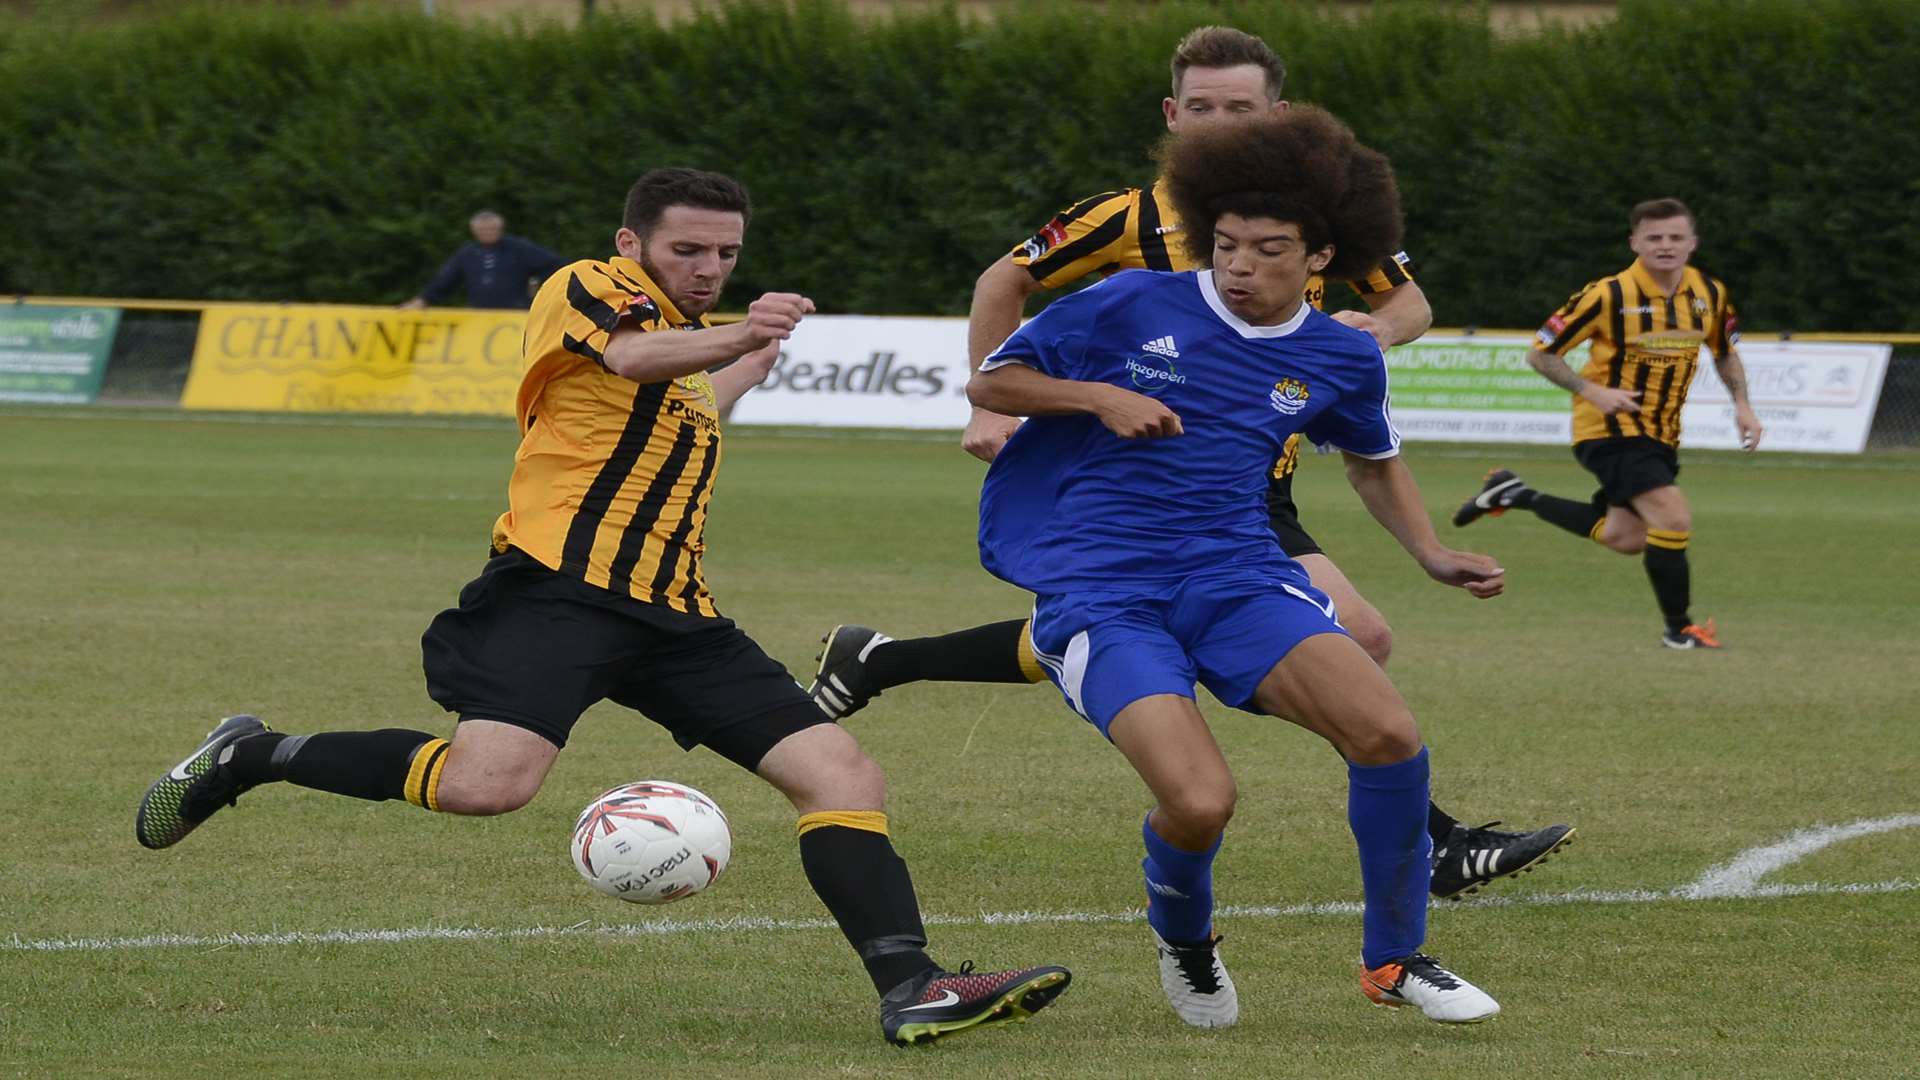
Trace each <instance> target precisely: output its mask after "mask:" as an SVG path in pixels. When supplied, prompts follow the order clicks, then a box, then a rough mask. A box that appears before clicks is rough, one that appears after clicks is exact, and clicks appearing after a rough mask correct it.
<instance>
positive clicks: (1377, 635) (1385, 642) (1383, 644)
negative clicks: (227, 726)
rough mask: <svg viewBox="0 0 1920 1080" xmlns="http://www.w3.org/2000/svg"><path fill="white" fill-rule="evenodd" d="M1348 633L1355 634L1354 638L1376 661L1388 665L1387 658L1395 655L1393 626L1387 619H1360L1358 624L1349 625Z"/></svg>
mask: <svg viewBox="0 0 1920 1080" xmlns="http://www.w3.org/2000/svg"><path fill="white" fill-rule="evenodd" d="M1347 633H1349V634H1351V635H1353V640H1354V641H1355V642H1357V643H1359V645H1360V647H1361V648H1362V649H1364V650H1366V653H1367V656H1368V657H1369V658H1370V659H1372V660H1373V662H1374V663H1376V664H1378V665H1380V666H1381V667H1386V666H1387V658H1388V657H1389V656H1392V655H1393V628H1392V627H1390V626H1388V625H1387V623H1386V620H1384V619H1364V620H1358V621H1357V622H1356V625H1353V626H1349V627H1347Z"/></svg>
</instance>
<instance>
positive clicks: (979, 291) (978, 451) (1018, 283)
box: [960, 255, 1040, 461]
mask: <svg viewBox="0 0 1920 1080" xmlns="http://www.w3.org/2000/svg"><path fill="white" fill-rule="evenodd" d="M1039 291H1040V285H1039V283H1038V282H1036V281H1034V280H1033V275H1032V274H1029V273H1027V271H1026V268H1025V267H1022V266H1019V265H1017V264H1015V263H1014V261H1013V256H1011V255H1005V256H1002V257H1001V258H1000V260H999V261H998V262H996V263H994V264H993V265H992V266H989V267H987V268H986V269H985V270H984V271H982V272H981V274H980V278H979V280H978V281H975V282H974V283H973V306H972V307H971V308H969V309H968V311H967V370H969V371H979V370H980V362H981V361H983V360H985V359H986V358H987V356H988V354H990V353H992V352H993V350H995V349H997V348H999V347H1000V345H1001V343H1002V342H1005V341H1006V340H1007V339H1008V338H1010V337H1012V336H1013V332H1014V331H1015V330H1018V329H1020V316H1021V313H1022V312H1023V311H1025V309H1026V305H1027V297H1029V296H1032V295H1033V294H1034V293H1036V292H1039ZM1019 426H1020V421H1019V420H1016V419H1015V418H1013V417H1011V416H1004V415H1001V414H1000V413H995V412H989V411H988V410H985V409H982V408H980V407H979V406H977V405H976V406H974V410H973V416H972V417H970V418H969V419H968V420H967V430H965V431H963V432H961V433H960V448H961V449H963V450H965V451H966V452H967V453H969V454H972V455H973V456H974V457H977V458H979V459H980V460H981V461H992V460H993V457H994V455H995V454H998V453H999V452H1000V448H1001V447H1002V446H1005V445H1006V444H1007V440H1008V439H1009V438H1011V437H1012V435H1013V431H1014V429H1015V428H1017V427H1019Z"/></svg>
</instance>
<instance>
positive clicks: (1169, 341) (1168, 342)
mask: <svg viewBox="0 0 1920 1080" xmlns="http://www.w3.org/2000/svg"><path fill="white" fill-rule="evenodd" d="M1140 348H1141V350H1142V351H1143V352H1150V353H1153V354H1154V355H1156V356H1164V357H1167V358H1168V359H1171V360H1178V359H1180V350H1179V349H1177V348H1174V345H1173V335H1172V334H1168V335H1167V336H1166V337H1158V338H1154V339H1153V340H1152V341H1149V342H1147V343H1146V344H1145V345H1142V346H1140Z"/></svg>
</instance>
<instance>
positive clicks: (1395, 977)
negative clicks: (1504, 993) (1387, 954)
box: [1360, 953, 1500, 1024]
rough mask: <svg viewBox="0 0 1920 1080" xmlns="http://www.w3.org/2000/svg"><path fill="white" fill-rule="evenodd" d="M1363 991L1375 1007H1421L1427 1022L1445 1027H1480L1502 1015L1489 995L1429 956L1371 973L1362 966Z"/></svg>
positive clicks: (1417, 956)
mask: <svg viewBox="0 0 1920 1080" xmlns="http://www.w3.org/2000/svg"><path fill="white" fill-rule="evenodd" d="M1360 991H1361V993H1364V994H1366V995H1367V999H1368V1000H1369V1001H1372V1002H1373V1003H1374V1004H1375V1005H1391V1006H1393V1007H1394V1008H1399V1007H1400V1006H1402V1005H1418V1006H1420V1011H1421V1012H1423V1013H1426V1014H1427V1019H1429V1020H1438V1021H1440V1022H1441V1023H1443V1024H1477V1023H1479V1022H1480V1021H1482V1020H1491V1019H1493V1018H1494V1017H1495V1016H1497V1015H1499V1013H1500V1003H1499V1002H1497V1001H1495V1000H1493V998H1491V997H1489V996H1487V993H1486V991H1484V990H1481V989H1480V988H1479V987H1477V986H1475V985H1473V984H1472V983H1470V982H1468V981H1467V980H1465V979H1463V978H1461V977H1460V976H1458V975H1455V974H1454V973H1453V972H1451V971H1448V970H1447V969H1446V968H1443V967H1441V966H1440V962H1439V961H1438V960H1435V959H1434V958H1433V957H1431V956H1428V955H1426V954H1425V953H1414V954H1413V955H1412V956H1409V957H1406V958H1405V959H1402V960H1394V961H1390V962H1388V963H1385V964H1381V965H1380V966H1379V967H1377V968H1373V969H1371V970H1369V969H1368V967H1367V964H1366V961H1364V960H1362V961H1361V962H1360Z"/></svg>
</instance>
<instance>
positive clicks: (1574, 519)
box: [1453, 469, 1607, 541]
mask: <svg viewBox="0 0 1920 1080" xmlns="http://www.w3.org/2000/svg"><path fill="white" fill-rule="evenodd" d="M1508 510H1529V511H1532V512H1533V514H1534V516H1535V517H1538V518H1539V519H1540V520H1541V521H1544V522H1546V523H1547V524H1549V525H1557V526H1559V527H1560V528H1562V529H1565V530H1567V531H1568V532H1570V533H1572V534H1574V535H1575V536H1579V537H1584V538H1586V539H1589V540H1595V541H1598V540H1599V539H1600V535H1599V529H1600V524H1601V522H1602V521H1603V520H1604V519H1605V518H1606V516H1607V505H1606V503H1605V501H1603V500H1600V499H1567V498H1562V497H1560V496H1558V495H1548V494H1546V493H1545V492H1542V491H1536V490H1534V489H1533V488H1531V487H1529V486H1527V483H1526V481H1524V480H1522V479H1520V478H1519V477H1518V476H1516V475H1514V474H1513V472H1512V471H1511V470H1509V469H1494V470H1493V471H1491V472H1489V473H1487V477H1486V480H1485V481H1483V482H1482V483H1481V485H1480V490H1479V491H1478V492H1477V493H1475V494H1474V496H1473V498H1471V499H1468V500H1467V501H1466V502H1464V503H1461V504H1460V508H1459V509H1458V510H1455V511H1454V512H1453V523H1454V525H1455V526H1462V525H1471V524H1473V523H1474V522H1476V521H1478V520H1480V519H1481V518H1483V517H1499V516H1500V515H1502V514H1504V513H1506V512H1507V511H1508Z"/></svg>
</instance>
